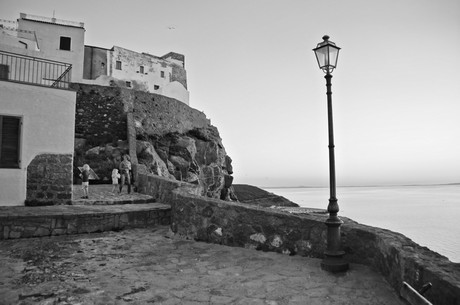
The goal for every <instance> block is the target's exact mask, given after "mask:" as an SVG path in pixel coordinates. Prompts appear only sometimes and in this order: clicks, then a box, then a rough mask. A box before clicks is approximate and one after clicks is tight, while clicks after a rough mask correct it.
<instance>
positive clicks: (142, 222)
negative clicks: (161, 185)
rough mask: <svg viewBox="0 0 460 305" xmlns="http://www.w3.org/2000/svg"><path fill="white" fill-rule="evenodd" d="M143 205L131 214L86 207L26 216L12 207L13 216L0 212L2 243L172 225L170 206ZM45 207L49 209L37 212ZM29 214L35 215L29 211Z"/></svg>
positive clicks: (137, 206) (127, 211)
mask: <svg viewBox="0 0 460 305" xmlns="http://www.w3.org/2000/svg"><path fill="white" fill-rule="evenodd" d="M140 206H141V205H135V207H133V209H132V210H131V211H130V210H122V211H114V212H107V211H106V212H100V211H97V208H96V209H94V211H93V212H92V211H91V208H89V207H85V213H81V209H77V210H75V211H73V213H72V211H65V212H62V211H59V210H49V211H45V212H44V211H43V210H37V211H36V213H35V215H21V214H23V213H22V212H21V211H15V210H14V208H11V207H10V208H9V209H8V213H9V214H11V215H14V216H9V215H8V214H7V212H2V210H0V240H1V239H15V238H28V237H42V236H55V235H70V234H82V233H95V232H103V231H117V230H123V229H127V228H142V227H149V226H155V225H169V224H170V219H171V209H170V207H169V206H163V207H152V206H151V205H149V204H145V205H142V206H145V207H144V208H139V207H140ZM18 208H20V207H18ZM43 208H47V207H36V208H34V209H43ZM76 208H78V207H76ZM53 209H56V207H53ZM112 209H115V208H112ZM28 212H29V214H33V211H31V210H30V208H29V210H28Z"/></svg>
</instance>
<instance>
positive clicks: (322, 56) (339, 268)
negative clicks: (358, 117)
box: [313, 35, 348, 272]
mask: <svg viewBox="0 0 460 305" xmlns="http://www.w3.org/2000/svg"><path fill="white" fill-rule="evenodd" d="M323 40H324V41H323V42H320V43H318V45H317V46H316V48H315V49H313V51H314V52H315V55H316V60H317V61H318V66H319V68H320V69H321V70H323V72H324V73H326V75H325V76H324V78H325V79H326V88H327V92H326V94H327V118H328V131H329V187H330V198H329V205H328V206H327V211H328V212H329V218H328V219H327V220H326V226H327V248H326V251H325V252H324V255H325V257H324V259H323V260H322V262H321V267H322V268H323V269H324V270H327V271H330V272H343V271H346V270H348V262H346V261H345V260H344V259H343V258H342V257H343V255H344V254H345V252H344V251H342V250H341V242H340V225H341V224H342V223H343V221H342V220H340V218H339V217H338V216H337V213H338V212H339V205H338V203H337V197H336V192H335V190H336V185H335V161H334V128H333V124H332V92H331V78H332V75H331V73H332V71H333V70H334V69H335V68H336V67H337V59H338V56H339V50H340V48H339V47H337V46H336V45H335V43H333V42H332V41H329V36H327V35H325V36H323Z"/></svg>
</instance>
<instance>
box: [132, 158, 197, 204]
mask: <svg viewBox="0 0 460 305" xmlns="http://www.w3.org/2000/svg"><path fill="white" fill-rule="evenodd" d="M137 171H138V174H137V179H138V180H137V188H138V189H137V190H138V192H139V193H142V194H147V195H150V196H152V197H153V198H154V199H155V201H156V202H162V203H169V202H171V201H172V200H173V191H174V190H175V189H179V188H180V189H183V190H187V192H188V193H189V194H195V195H199V194H200V193H201V192H202V190H201V189H200V187H199V186H197V185H194V184H190V183H186V182H181V181H177V180H171V179H166V178H163V177H160V176H156V175H151V174H148V173H147V171H146V168H145V166H142V165H139V166H138V167H137Z"/></svg>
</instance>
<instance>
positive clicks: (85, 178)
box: [80, 164, 90, 199]
mask: <svg viewBox="0 0 460 305" xmlns="http://www.w3.org/2000/svg"><path fill="white" fill-rule="evenodd" d="M89 170H90V167H89V165H88V164H85V165H83V170H82V172H81V174H80V177H81V181H82V182H81V188H82V190H83V197H81V198H82V199H88V193H89V175H90V172H89Z"/></svg>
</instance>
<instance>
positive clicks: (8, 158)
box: [0, 115, 21, 168]
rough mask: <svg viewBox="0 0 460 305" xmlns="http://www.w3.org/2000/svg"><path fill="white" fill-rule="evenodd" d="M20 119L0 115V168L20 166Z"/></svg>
mask: <svg viewBox="0 0 460 305" xmlns="http://www.w3.org/2000/svg"><path fill="white" fill-rule="evenodd" d="M20 137H21V118H20V117H12V116H2V115H0V168H19V166H20V162H21V161H20V158H19V152H20V147H19V143H20Z"/></svg>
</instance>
